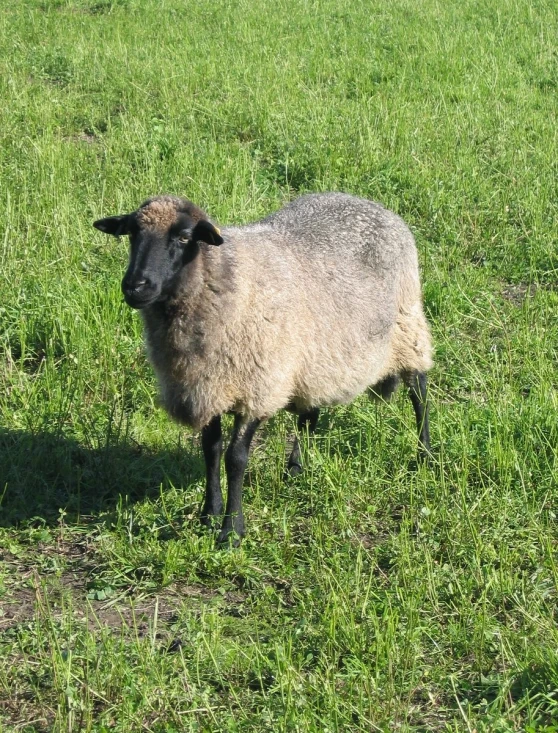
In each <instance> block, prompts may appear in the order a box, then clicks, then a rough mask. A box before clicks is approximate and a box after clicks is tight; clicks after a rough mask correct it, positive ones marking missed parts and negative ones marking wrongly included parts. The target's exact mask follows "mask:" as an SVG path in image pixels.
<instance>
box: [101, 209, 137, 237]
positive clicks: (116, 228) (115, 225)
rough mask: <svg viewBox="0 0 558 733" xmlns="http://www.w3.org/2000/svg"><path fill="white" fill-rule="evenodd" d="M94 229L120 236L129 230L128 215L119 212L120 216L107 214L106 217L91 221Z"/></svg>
mask: <svg viewBox="0 0 558 733" xmlns="http://www.w3.org/2000/svg"><path fill="white" fill-rule="evenodd" d="M93 226H94V227H95V229H98V230H99V231H100V232H104V233H105V234H112V235H113V236H114V237H120V236H122V235H123V234H129V232H130V215H129V214H121V215H120V216H107V218H106V219H98V220H97V221H94V222H93Z"/></svg>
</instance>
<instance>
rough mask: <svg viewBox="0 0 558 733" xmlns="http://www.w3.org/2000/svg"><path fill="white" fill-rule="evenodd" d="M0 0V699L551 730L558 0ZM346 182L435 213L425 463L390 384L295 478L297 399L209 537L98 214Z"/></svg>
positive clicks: (258, 722) (270, 198) (191, 470)
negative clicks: (242, 523)
mask: <svg viewBox="0 0 558 733" xmlns="http://www.w3.org/2000/svg"><path fill="white" fill-rule="evenodd" d="M0 11H1V12H0V95H1V97H0V98H1V99H3V100H4V101H3V102H2V104H1V105H0V199H1V205H0V500H1V501H0V659H1V660H2V663H1V665H0V729H1V730H2V731H24V732H27V733H29V732H31V731H68V732H70V731H71V732H74V731H81V730H84V731H121V732H123V733H128V732H129V731H160V732H163V731H170V732H172V731H176V732H181V731H236V730H238V731H241V730H242V731H266V732H270V731H300V732H302V731H309V732H310V731H315V732H316V733H324V732H325V731H329V732H333V731H363V732H364V731H366V732H369V731H388V732H391V731H423V732H425V733H426V732H429V731H456V732H457V731H467V733H473V731H476V733H487V732H488V731H495V732H498V733H500V732H501V733H503V732H504V731H528V733H552V732H553V731H558V610H557V608H558V600H557V583H558V554H557V550H558V528H557V514H558V454H557V450H558V448H557V446H558V376H557V362H558V319H557V313H558V248H557V245H556V243H557V241H558V183H557V182H558V155H557V152H558V145H557V112H558V46H557V42H556V39H557V38H558V7H557V6H556V3H555V2H554V1H552V2H551V0H483V1H482V2H481V1H480V0H460V1H459V2H457V0H449V1H448V2H445V3H444V2H441V1H440V0H419V1H418V2H417V1H413V0H394V2H381V3H370V2H364V0H344V1H342V0H313V1H309V2H303V0H277V1H276V2H265V1H264V0H250V1H248V0H228V1H225V0H198V1H197V2H193V1H192V2H186V1H185V0H112V1H111V0H50V1H49V0H43V1H40V0H20V1H19V2H17V3H13V2H11V3H9V2H7V0H2V1H1V2H0ZM326 190H343V191H349V192H352V193H355V194H359V195H363V196H367V197H369V198H372V199H376V200H379V201H381V202H382V203H384V204H385V205H387V206H388V207H390V208H392V209H394V210H396V211H397V212H398V213H400V214H401V215H402V216H403V217H404V218H405V219H406V221H407V222H408V223H409V225H410V226H411V228H412V229H413V231H414V233H415V235H416V238H417V243H418V247H419V253H420V259H421V266H422V272H423V279H424V294H425V305H426V309H427V313H428V316H429V319H430V321H431V324H432V329H433V334H434V339H435V344H436V366H435V368H434V370H433V371H432V373H431V384H432V388H431V396H432V401H433V404H432V433H433V444H434V451H435V465H434V466H433V468H432V469H428V468H425V467H421V468H420V469H419V470H418V471H417V470H412V467H411V466H410V463H411V462H412V458H413V456H414V453H415V447H416V438H415V429H414V419H413V415H412V410H411V408H410V404H409V402H408V400H407V398H406V396H405V395H404V394H403V393H401V394H400V395H399V396H398V397H397V399H396V400H395V401H394V402H393V403H392V404H389V405H377V404H373V403H370V402H368V401H367V400H366V399H365V398H361V399H359V400H357V401H356V402H355V403H354V404H352V405H349V406H346V407H340V408H336V409H332V410H330V411H327V412H325V413H324V414H323V416H322V417H321V419H320V423H319V430H318V435H317V437H316V438H313V439H311V440H310V441H308V439H307V440H306V443H305V455H306V462H307V466H308V470H307V472H306V473H305V474H304V475H303V476H301V477H298V478H297V479H295V480H291V481H289V482H287V483H284V482H283V480H282V471H283V463H284V460H285V451H286V448H285V441H286V440H288V439H289V438H290V437H291V436H292V432H293V422H292V419H291V418H290V417H289V416H287V415H278V416H277V417H275V418H274V419H272V420H271V421H270V422H269V423H268V424H267V425H266V426H265V428H264V429H263V430H262V431H261V436H260V440H259V441H258V442H257V445H256V446H255V449H254V452H253V455H252V457H251V463H250V472H249V476H248V478H247V482H246V488H245V508H246V518H247V522H248V536H247V538H246V540H245V542H244V543H243V545H242V548H241V549H240V550H237V551H233V550H227V551H216V550H215V549H214V547H213V541H212V538H211V537H210V536H208V535H207V534H206V533H204V532H202V531H201V529H200V527H199V523H198V522H197V519H196V514H197V510H198V507H199V504H200V502H201V498H202V493H203V462H202V459H201V452H200V449H199V440H198V437H197V436H195V435H191V434H189V433H187V432H186V431H184V430H181V429H179V428H178V427H177V426H175V425H173V424H171V423H170V421H169V420H168V419H167V417H166V416H165V414H163V413H162V411H161V410H160V409H158V408H157V407H156V389H155V383H154V378H153V375H152V373H151V371H150V369H149V367H148V366H147V364H146V361H145V358H144V353H143V348H142V337H141V327H140V324H139V319H138V316H137V313H134V312H132V311H131V309H129V308H127V307H126V306H125V305H124V304H123V302H122V297H121V294H120V279H121V277H122V274H123V272H124V268H125V263H126V259H127V251H126V243H125V242H124V241H123V240H122V241H120V242H118V241H116V240H114V241H111V242H109V241H108V239H107V238H106V237H103V235H101V234H99V233H98V232H96V231H95V230H94V229H93V228H92V226H91V222H92V221H93V220H94V219H96V218H99V217H100V216H102V215H108V214H116V213H123V212H125V211H128V210H132V209H133V208H135V207H136V206H137V205H138V204H139V203H140V202H141V201H142V200H143V199H145V198H146V197H147V196H149V195H151V194H154V193H163V192H169V193H177V194H184V195H186V196H188V197H189V198H191V199H192V200H194V201H195V202H196V203H198V204H199V205H201V206H203V207H204V208H205V209H206V210H208V211H209V212H210V214H211V215H212V216H213V217H214V218H215V220H216V221H218V222H221V223H233V222H235V223H236V222H246V221H249V220H252V219H255V218H257V217H260V216H262V215H263V214H265V213H268V212H270V211H272V210H273V209H275V208H278V207H279V206H280V205H281V204H282V203H283V202H285V201H286V200H289V199H291V198H292V197H294V196H296V195H297V194H298V193H300V192H304V191H326Z"/></svg>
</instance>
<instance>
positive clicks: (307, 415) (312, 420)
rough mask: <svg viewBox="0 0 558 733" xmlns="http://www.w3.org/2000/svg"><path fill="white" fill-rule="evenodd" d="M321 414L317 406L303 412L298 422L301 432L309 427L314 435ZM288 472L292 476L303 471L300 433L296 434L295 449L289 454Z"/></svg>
mask: <svg viewBox="0 0 558 733" xmlns="http://www.w3.org/2000/svg"><path fill="white" fill-rule="evenodd" d="M319 414H320V410H319V408H318V407H315V408H314V409H313V410H308V412H303V413H301V414H300V415H299V416H298V422H297V428H298V430H299V432H301V431H303V430H306V429H308V432H309V434H310V435H312V433H313V432H314V430H315V429H316V423H317V422H318V416H319ZM287 473H288V474H289V475H291V476H298V474H299V473H302V458H301V456H300V443H299V440H298V435H295V439H294V443H293V449H292V451H291V455H290V456H289V460H288V461H287Z"/></svg>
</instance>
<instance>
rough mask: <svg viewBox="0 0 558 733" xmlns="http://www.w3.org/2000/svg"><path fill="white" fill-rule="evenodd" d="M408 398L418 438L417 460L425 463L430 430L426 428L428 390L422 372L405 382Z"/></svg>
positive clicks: (428, 454)
mask: <svg viewBox="0 0 558 733" xmlns="http://www.w3.org/2000/svg"><path fill="white" fill-rule="evenodd" d="M407 383H408V385H409V396H410V397H411V402H412V403H413V409H414V411H415V417H416V419H417V430H418V436H419V450H418V460H419V461H427V460H428V458H429V456H430V429H429V426H428V389H427V378H426V374H425V373H424V372H415V373H414V374H412V375H410V377H409V379H408V380H407Z"/></svg>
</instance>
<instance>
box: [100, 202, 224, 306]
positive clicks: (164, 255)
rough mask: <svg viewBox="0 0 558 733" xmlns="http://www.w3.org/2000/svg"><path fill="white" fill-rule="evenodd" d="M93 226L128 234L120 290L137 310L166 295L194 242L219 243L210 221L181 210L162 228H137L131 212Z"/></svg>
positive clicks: (188, 258) (193, 251)
mask: <svg viewBox="0 0 558 733" xmlns="http://www.w3.org/2000/svg"><path fill="white" fill-rule="evenodd" d="M93 226H95V227H97V229H100V230H101V231H103V232H106V233H107V234H113V235H115V236H119V235H121V234H128V235H129V238H130V261H129V264H128V269H127V270H126V274H125V275H124V278H123V280H122V292H123V293H124V299H125V301H126V303H127V304H128V305H129V306H131V307H132V308H137V309H141V308H146V307H147V306H149V305H152V304H153V303H156V302H157V301H161V300H165V299H166V298H167V297H168V295H169V293H170V292H171V291H172V287H173V284H174V283H175V282H176V278H177V275H178V274H179V272H180V271H181V270H182V268H183V267H184V265H185V264H186V263H187V262H190V261H191V260H192V259H193V258H194V257H195V256H196V254H197V252H198V242H200V241H203V242H207V243H208V244H215V245H218V244H221V243H222V242H223V239H222V237H221V236H220V234H219V232H218V230H217V229H216V228H215V227H214V226H213V224H211V222H209V221H206V220H201V221H198V222H196V221H194V220H193V219H192V218H191V217H190V216H188V215H187V214H183V213H179V214H178V215H177V219H176V222H175V223H174V224H173V225H172V226H171V227H170V228H168V229H165V230H163V229H158V228H153V227H149V228H144V227H140V226H139V225H138V222H137V219H136V215H135V214H128V215H125V216H119V217H109V218H108V219H100V220H99V221H96V222H95V223H94V225H93Z"/></svg>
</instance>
